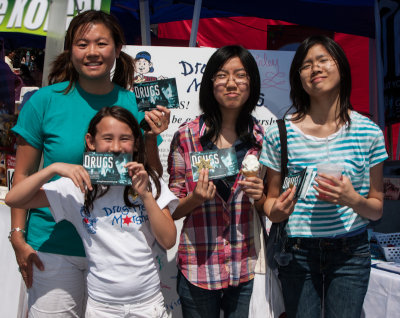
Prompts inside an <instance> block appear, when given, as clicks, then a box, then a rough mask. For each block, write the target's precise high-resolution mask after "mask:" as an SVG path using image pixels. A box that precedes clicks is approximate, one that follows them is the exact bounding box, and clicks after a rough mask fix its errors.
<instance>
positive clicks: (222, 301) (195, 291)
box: [177, 271, 253, 318]
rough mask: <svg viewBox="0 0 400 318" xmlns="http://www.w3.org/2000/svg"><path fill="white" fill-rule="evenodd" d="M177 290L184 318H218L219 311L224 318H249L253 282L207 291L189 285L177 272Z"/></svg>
mask: <svg viewBox="0 0 400 318" xmlns="http://www.w3.org/2000/svg"><path fill="white" fill-rule="evenodd" d="M177 290H178V294H179V297H180V301H181V305H182V314H183V317H184V318H219V316H220V311H221V309H222V310H223V311H224V317H225V318H228V317H229V318H244V317H248V316H249V304H250V298H251V292H252V291H253V280H251V281H249V282H246V283H242V284H240V285H239V286H237V287H228V288H224V289H218V290H208V289H203V288H200V287H197V286H195V285H193V284H191V283H190V282H189V281H188V280H187V279H186V277H185V276H183V275H182V273H181V272H180V271H178V280H177Z"/></svg>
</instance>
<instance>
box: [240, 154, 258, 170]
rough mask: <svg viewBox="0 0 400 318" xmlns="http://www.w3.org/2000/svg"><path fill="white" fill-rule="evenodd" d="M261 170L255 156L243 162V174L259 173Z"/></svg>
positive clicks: (248, 156) (248, 157)
mask: <svg viewBox="0 0 400 318" xmlns="http://www.w3.org/2000/svg"><path fill="white" fill-rule="evenodd" d="M258 170H260V163H259V162H258V159H257V157H256V156H255V155H247V156H246V157H245V158H244V159H243V162H242V172H243V173H257V172H258Z"/></svg>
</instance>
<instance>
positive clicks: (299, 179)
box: [281, 167, 317, 199]
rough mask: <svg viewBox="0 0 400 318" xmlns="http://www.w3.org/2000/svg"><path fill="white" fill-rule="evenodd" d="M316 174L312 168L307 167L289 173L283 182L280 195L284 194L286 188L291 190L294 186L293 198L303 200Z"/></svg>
mask: <svg viewBox="0 0 400 318" xmlns="http://www.w3.org/2000/svg"><path fill="white" fill-rule="evenodd" d="M316 174H317V172H316V171H315V170H314V168H312V167H307V168H305V169H303V170H301V171H299V172H295V173H291V172H289V173H288V175H287V176H286V177H285V180H284V181H283V185H282V189H281V193H282V192H285V191H286V190H287V189H288V188H293V187H294V186H296V193H295V195H294V198H295V199H304V198H305V197H306V195H307V192H308V190H309V188H310V187H311V184H312V182H313V180H314V178H315V175H316Z"/></svg>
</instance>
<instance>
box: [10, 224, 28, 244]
mask: <svg viewBox="0 0 400 318" xmlns="http://www.w3.org/2000/svg"><path fill="white" fill-rule="evenodd" d="M14 232H22V233H23V234H25V230H23V229H21V228H19V227H14V228H12V229H11V231H10V233H8V240H9V241H11V235H12V234H13V233H14Z"/></svg>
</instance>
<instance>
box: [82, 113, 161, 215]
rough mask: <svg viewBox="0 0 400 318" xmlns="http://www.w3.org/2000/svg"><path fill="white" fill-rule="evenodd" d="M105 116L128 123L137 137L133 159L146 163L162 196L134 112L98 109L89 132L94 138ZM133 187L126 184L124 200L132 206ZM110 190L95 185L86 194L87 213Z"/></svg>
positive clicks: (157, 195) (158, 194)
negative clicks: (148, 162)
mask: <svg viewBox="0 0 400 318" xmlns="http://www.w3.org/2000/svg"><path fill="white" fill-rule="evenodd" d="M105 117H113V118H115V119H117V120H118V121H120V122H123V123H125V124H127V125H128V126H129V127H130V128H131V130H132V134H133V137H134V138H135V147H134V148H135V151H134V152H133V153H132V161H136V162H139V163H142V164H143V165H144V168H145V169H146V171H147V173H148V174H149V177H150V178H151V179H152V181H153V182H154V184H155V186H156V190H157V194H156V197H155V198H156V199H158V197H159V196H160V191H161V184H160V180H159V179H158V178H159V176H158V174H157V172H156V171H155V170H154V169H153V168H151V167H150V166H149V165H148V164H147V156H146V152H145V144H144V140H143V135H142V132H141V130H140V128H139V124H138V122H137V120H136V119H135V117H134V116H133V114H132V113H131V112H130V111H129V110H127V109H125V108H123V107H119V106H112V107H103V108H102V109H100V110H99V111H98V113H97V114H96V115H95V116H94V117H93V118H92V120H91V121H90V123H89V128H88V131H87V132H88V133H89V134H90V135H91V136H92V138H94V137H95V136H96V133H97V125H98V124H99V123H100V121H101V120H102V119H103V118H105ZM86 151H89V148H88V147H87V145H86ZM130 189H131V186H126V187H125V190H124V201H125V204H126V205H127V206H130V207H132V206H133V203H132V202H131V201H130V200H129V190H130ZM108 190H109V187H108V186H107V187H101V186H99V185H97V184H94V185H93V190H92V191H87V192H86V195H85V204H84V207H85V213H86V214H87V215H90V211H91V210H92V209H93V202H94V200H96V199H97V198H100V197H102V196H103V195H105V194H106V193H107V192H108ZM148 190H149V191H151V183H150V182H149V185H148Z"/></svg>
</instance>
